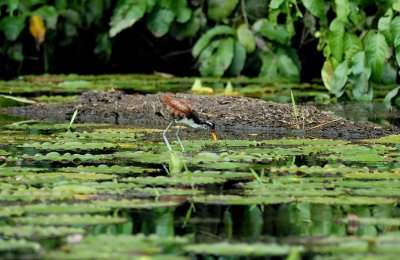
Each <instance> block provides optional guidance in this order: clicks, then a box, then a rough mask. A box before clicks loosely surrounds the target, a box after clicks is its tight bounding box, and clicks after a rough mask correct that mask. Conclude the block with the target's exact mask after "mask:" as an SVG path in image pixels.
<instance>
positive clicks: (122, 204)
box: [92, 199, 180, 209]
mask: <svg viewBox="0 0 400 260" xmlns="http://www.w3.org/2000/svg"><path fill="white" fill-rule="evenodd" d="M92 204H93V205H98V206H101V207H110V208H117V209H118V208H124V209H151V208H161V207H176V206H178V205H179V204H180V203H179V202H174V201H151V200H139V199H136V200H96V201H92Z"/></svg>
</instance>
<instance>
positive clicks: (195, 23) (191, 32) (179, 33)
mask: <svg viewBox="0 0 400 260" xmlns="http://www.w3.org/2000/svg"><path fill="white" fill-rule="evenodd" d="M199 11H200V10H199ZM200 12H201V11H200ZM197 13H199V12H198V10H196V11H194V15H192V17H191V18H190V20H189V21H188V22H186V23H183V24H181V23H172V25H171V28H170V30H169V33H170V34H171V35H172V36H174V37H175V38H176V39H177V40H183V39H185V38H188V37H192V36H195V35H196V33H197V32H198V31H199V29H200V27H201V17H199V15H196V14H197Z"/></svg>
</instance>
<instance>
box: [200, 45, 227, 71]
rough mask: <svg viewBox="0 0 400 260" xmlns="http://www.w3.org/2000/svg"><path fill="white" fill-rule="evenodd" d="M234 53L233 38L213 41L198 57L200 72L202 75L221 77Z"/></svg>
mask: <svg viewBox="0 0 400 260" xmlns="http://www.w3.org/2000/svg"><path fill="white" fill-rule="evenodd" d="M233 55H234V40H233V38H226V39H221V40H218V41H215V42H213V43H212V44H210V46H209V47H207V49H206V50H204V51H203V52H202V54H201V55H200V57H199V60H200V62H201V65H200V73H201V74H202V75H203V76H216V77H222V76H223V75H224V73H225V71H226V70H227V68H228V67H229V65H230V64H231V62H232V60H233Z"/></svg>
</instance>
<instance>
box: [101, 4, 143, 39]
mask: <svg viewBox="0 0 400 260" xmlns="http://www.w3.org/2000/svg"><path fill="white" fill-rule="evenodd" d="M145 12H146V2H144V1H140V0H123V1H119V2H118V5H117V7H116V8H115V10H114V13H113V15H112V17H111V21H110V26H111V28H110V31H109V34H110V37H114V36H115V35H117V34H118V33H119V32H121V31H122V30H124V29H126V28H129V27H131V26H132V25H133V24H134V23H135V22H137V21H138V20H139V19H140V18H142V17H143V15H144V13H145Z"/></svg>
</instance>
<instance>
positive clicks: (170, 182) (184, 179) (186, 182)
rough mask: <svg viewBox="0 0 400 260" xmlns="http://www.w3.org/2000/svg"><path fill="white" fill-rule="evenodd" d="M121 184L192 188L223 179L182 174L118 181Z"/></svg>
mask: <svg viewBox="0 0 400 260" xmlns="http://www.w3.org/2000/svg"><path fill="white" fill-rule="evenodd" d="M120 181H121V182H133V183H137V184H141V185H152V186H180V185H182V186H194V185H196V186H197V185H209V184H219V183H223V182H225V180H224V179H222V178H220V179H218V178H217V179H215V178H211V177H194V176H187V175H186V176H185V175H184V174H182V175H180V176H178V175H174V176H170V177H165V176H158V177H136V178H133V177H129V178H122V179H120Z"/></svg>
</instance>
